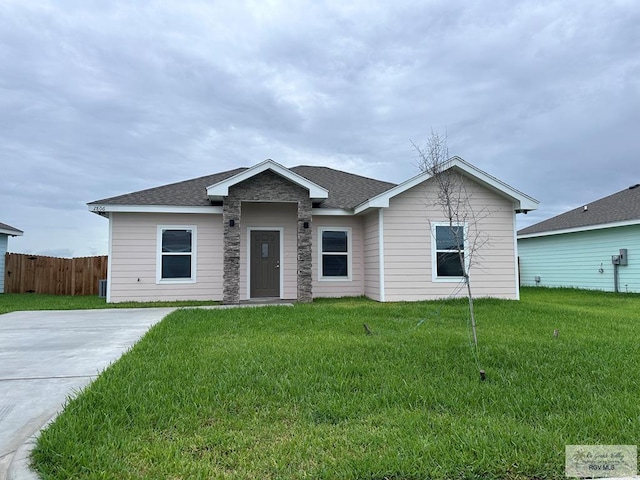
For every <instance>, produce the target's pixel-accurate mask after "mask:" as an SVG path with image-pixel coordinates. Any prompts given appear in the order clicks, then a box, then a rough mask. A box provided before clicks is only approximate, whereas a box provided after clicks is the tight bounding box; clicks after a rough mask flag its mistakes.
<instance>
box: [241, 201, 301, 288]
mask: <svg viewBox="0 0 640 480" xmlns="http://www.w3.org/2000/svg"><path fill="white" fill-rule="evenodd" d="M241 208H242V213H241V219H242V220H241V221H240V299H241V300H247V299H248V298H249V292H248V281H249V278H248V257H247V252H248V248H249V242H248V239H247V230H248V229H249V228H256V229H257V228H260V229H265V228H273V229H277V228H282V229H283V238H282V239H281V244H282V245H283V248H284V251H283V252H281V257H282V259H283V264H281V265H280V268H281V269H282V273H283V275H284V279H283V280H284V285H283V292H281V295H280V296H281V297H282V298H285V299H296V298H297V295H298V286H297V275H298V273H297V272H298V250H297V249H298V245H297V243H298V237H297V228H298V227H297V225H298V223H297V218H298V205H297V204H296V203H247V202H243V203H242V207H241Z"/></svg>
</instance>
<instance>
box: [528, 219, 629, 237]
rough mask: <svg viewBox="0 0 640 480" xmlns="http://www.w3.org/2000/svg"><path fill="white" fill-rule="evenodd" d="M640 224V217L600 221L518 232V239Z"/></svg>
mask: <svg viewBox="0 0 640 480" xmlns="http://www.w3.org/2000/svg"><path fill="white" fill-rule="evenodd" d="M633 225H640V218H638V219H633V220H624V221H621V222H609V223H600V224H598V225H586V226H582V227H571V228H562V229H558V230H546V231H543V232H534V233H524V234H518V240H520V239H525V238H537V237H549V236H551V235H563V234H567V233H580V232H591V231H593V230H604V229H607V228H616V227H629V226H633Z"/></svg>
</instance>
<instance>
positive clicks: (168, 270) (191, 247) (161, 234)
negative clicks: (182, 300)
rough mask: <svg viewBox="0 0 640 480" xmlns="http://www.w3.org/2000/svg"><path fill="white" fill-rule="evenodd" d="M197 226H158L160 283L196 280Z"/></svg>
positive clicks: (158, 275) (158, 279) (157, 269)
mask: <svg viewBox="0 0 640 480" xmlns="http://www.w3.org/2000/svg"><path fill="white" fill-rule="evenodd" d="M196 236H197V234H196V227H195V226H183V225H180V226H173V225H165V226H163V225H160V226H158V254H157V268H156V277H157V281H158V282H159V283H174V282H176V283H182V282H187V283H188V282H195V280H196Z"/></svg>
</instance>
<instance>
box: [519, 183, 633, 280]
mask: <svg viewBox="0 0 640 480" xmlns="http://www.w3.org/2000/svg"><path fill="white" fill-rule="evenodd" d="M518 251H519V255H520V277H521V282H522V283H521V284H522V285H526V286H546V287H575V288H584V289H593V290H604V291H620V292H640V185H632V186H631V187H629V188H625V189H624V190H622V191H620V192H617V193H614V194H613V195H609V196H608V197H605V198H601V199H600V200H596V201H595V202H591V203H588V204H586V205H581V206H580V207H578V208H574V209H573V210H570V211H568V212H565V213H563V214H561V215H558V216H555V217H553V218H550V219H548V220H545V221H543V222H540V223H537V224H535V225H532V226H530V227H527V228H523V229H522V230H520V231H519V232H518Z"/></svg>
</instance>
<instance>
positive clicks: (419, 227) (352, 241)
mask: <svg viewBox="0 0 640 480" xmlns="http://www.w3.org/2000/svg"><path fill="white" fill-rule="evenodd" d="M447 169H452V170H451V172H455V173H457V174H459V175H460V178H463V179H464V181H465V187H466V189H467V192H469V198H470V199H471V201H472V202H473V204H474V205H476V206H477V207H478V208H482V209H483V211H484V212H490V215H483V217H482V218H481V219H480V220H479V222H480V227H481V228H482V229H484V230H485V231H486V232H488V233H489V234H490V237H491V241H490V242H486V244H484V245H483V247H482V251H481V252H479V254H480V256H481V257H482V258H483V264H482V266H481V268H478V269H476V270H475V271H474V272H472V276H473V286H474V290H475V294H476V295H478V296H491V297H500V298H508V299H517V298H519V285H518V270H517V262H516V259H517V248H516V236H515V231H516V228H515V224H516V222H515V216H516V213H519V212H527V211H529V210H533V209H535V208H536V207H537V205H538V202H537V201H536V200H534V199H533V198H531V197H529V196H527V195H525V194H523V193H521V192H519V191H517V190H515V189H514V188H512V187H510V186H509V185H507V184H505V183H503V182H501V181H500V180H498V179H497V178H495V177H492V176H491V175H489V174H487V173H485V172H483V171H482V170H480V169H478V168H476V167H474V166H473V165H471V164H469V163H467V162H466V161H464V160H463V159H461V158H459V157H453V158H451V159H450V160H449V161H448V166H447ZM434 188H435V185H434V182H433V181H432V178H431V177H430V175H429V174H427V173H423V174H420V175H418V176H416V177H414V178H411V179H410V180H407V181H406V182H404V183H402V184H400V185H395V184H393V183H389V182H384V181H380V180H374V179H371V178H366V177H362V176H359V175H354V174H352V173H347V172H343V171H339V170H334V169H331V168H326V167H315V166H297V167H292V168H286V167H284V166H282V165H280V164H278V163H276V162H274V161H272V160H266V161H264V162H262V163H259V164H257V165H255V166H253V167H251V168H237V169H234V170H229V171H225V172H221V173H216V174H213V175H209V176H205V177H200V178H194V179H191V180H186V181H182V182H178V183H173V184H170V185H164V186H160V187H156V188H151V189H148V190H142V191H138V192H133V193H128V194H125V195H120V196H117V197H112V198H106V199H103V200H98V201H95V202H91V203H89V204H88V208H89V210H90V211H91V212H94V213H97V214H99V215H102V216H104V217H107V218H108V219H109V267H108V279H107V280H108V282H107V301H109V302H122V301H129V300H137V301H150V300H220V301H223V302H224V303H227V304H236V303H239V302H241V301H250V300H254V299H264V298H279V299H283V300H288V299H291V300H297V301H300V302H308V301H311V300H312V299H313V298H316V297H339V296H358V295H366V296H368V297H370V298H372V299H375V300H378V301H381V302H384V301H401V300H422V299H434V298H442V297H448V296H450V295H457V294H459V292H460V290H463V289H461V288H460V284H461V282H462V281H463V278H461V276H460V273H459V272H457V271H456V269H455V268H454V269H447V268H446V265H445V266H442V267H440V268H439V267H438V266H437V265H438V262H437V259H441V258H446V257H447V255H449V256H451V253H447V249H446V244H447V241H446V240H447V239H446V237H447V233H446V231H445V230H444V229H443V228H442V227H443V226H444V225H445V222H446V218H445V217H444V215H443V213H442V209H441V208H440V207H436V206H434V205H433V204H432V203H430V202H429V200H428V198H429V195H430V194H432V193H433V192H434ZM447 226H448V225H447ZM465 228H466V225H465ZM465 248H467V245H465Z"/></svg>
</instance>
